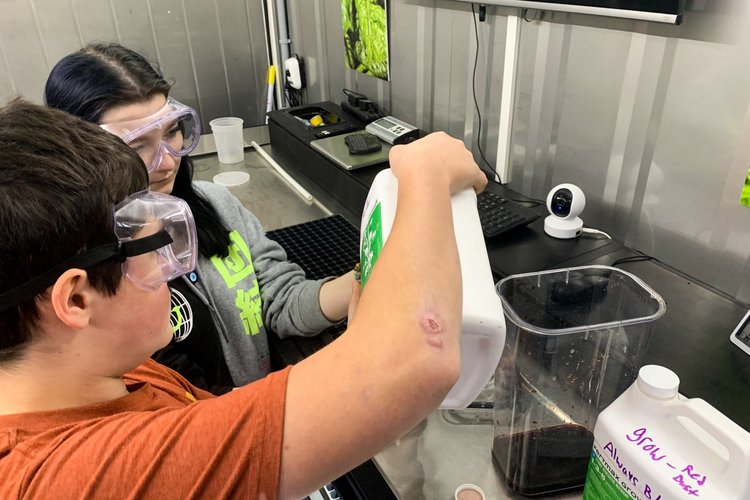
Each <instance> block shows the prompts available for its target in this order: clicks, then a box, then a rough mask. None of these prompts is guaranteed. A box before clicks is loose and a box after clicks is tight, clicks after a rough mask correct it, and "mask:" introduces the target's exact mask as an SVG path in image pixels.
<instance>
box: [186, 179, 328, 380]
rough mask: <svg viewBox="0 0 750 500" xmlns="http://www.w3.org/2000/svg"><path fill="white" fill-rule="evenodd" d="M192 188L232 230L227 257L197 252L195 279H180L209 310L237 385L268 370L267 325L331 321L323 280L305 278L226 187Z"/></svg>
mask: <svg viewBox="0 0 750 500" xmlns="http://www.w3.org/2000/svg"><path fill="white" fill-rule="evenodd" d="M194 187H195V188H196V189H197V190H198V191H199V192H200V193H201V194H203V195H204V196H205V198H206V199H207V200H208V201H209V202H210V203H211V205H213V206H214V207H215V208H216V211H217V212H218V213H219V215H220V216H221V218H222V219H223V221H224V224H225V225H226V227H227V228H228V229H229V230H230V231H231V234H230V239H231V243H230V245H229V256H227V257H225V258H220V257H217V256H214V257H211V258H205V257H203V256H200V257H199V259H198V266H197V268H196V273H197V275H198V279H197V280H195V279H193V280H191V279H190V275H186V276H183V277H182V279H183V280H184V281H185V282H186V283H187V284H188V286H190V287H191V289H192V290H193V291H194V292H195V293H196V295H197V296H198V297H199V298H200V299H201V300H203V302H204V303H205V304H206V305H207V306H208V308H209V309H210V310H211V315H212V318H213V321H214V324H215V325H216V329H217V330H218V332H219V335H220V337H221V346H222V350H223V351H224V358H225V360H226V363H227V367H228V368H229V373H230V375H231V377H232V381H233V382H234V385H235V386H237V387H238V386H242V385H245V384H248V383H250V382H252V381H254V380H257V379H259V378H262V377H264V376H265V375H267V374H268V373H269V372H270V357H269V351H268V339H267V332H266V328H270V329H271V330H273V331H274V332H275V333H276V334H278V335H279V337H282V338H284V337H288V336H293V335H299V336H310V335H315V334H317V333H319V332H320V331H322V330H324V329H325V328H328V327H329V326H332V325H333V324H334V323H332V322H330V321H328V320H327V319H326V317H325V316H324V315H323V312H322V311H321V309H320V301H319V298H318V294H319V292H320V287H321V285H322V284H323V283H324V282H325V281H327V280H317V281H311V280H306V279H305V273H304V271H303V270H302V269H301V268H300V267H299V266H298V265H297V264H294V263H292V262H289V261H288V260H286V259H287V257H286V252H284V249H283V248H282V247H281V246H280V245H279V244H278V243H276V242H275V241H272V240H270V239H268V238H266V236H265V232H264V231H263V227H262V226H261V223H260V221H259V220H258V219H257V218H256V217H255V216H254V215H253V214H252V213H250V211H249V210H247V209H246V208H245V207H244V206H243V205H242V203H240V201H239V200H238V199H237V198H236V197H235V196H234V195H232V193H230V192H229V190H227V189H226V188H224V187H222V186H218V185H216V184H213V183H210V182H203V181H195V182H194ZM193 278H195V276H193Z"/></svg>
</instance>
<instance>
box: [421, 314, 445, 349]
mask: <svg viewBox="0 0 750 500" xmlns="http://www.w3.org/2000/svg"><path fill="white" fill-rule="evenodd" d="M419 323H420V326H421V327H422V330H424V332H425V333H426V334H427V343H428V344H429V345H431V346H432V347H443V320H442V319H441V318H440V317H438V316H437V315H436V314H434V313H426V314H425V315H424V317H422V320H421V321H420V322H419Z"/></svg>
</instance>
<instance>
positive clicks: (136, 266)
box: [0, 191, 198, 311]
mask: <svg viewBox="0 0 750 500" xmlns="http://www.w3.org/2000/svg"><path fill="white" fill-rule="evenodd" d="M114 222H115V235H116V236H117V242H116V243H115V242H113V243H107V244H104V245H99V246H96V247H93V248H90V249H88V250H85V251H83V252H82V253H80V254H78V255H76V256H75V257H72V258H70V259H68V260H66V261H64V262H61V263H60V264H58V265H56V266H54V267H52V268H51V269H49V270H48V271H45V272H44V273H42V274H40V275H38V276H36V277H34V278H32V279H31V280H29V281H27V282H26V283H24V284H22V285H20V286H17V287H16V288H13V289H12V290H8V291H7V292H5V293H2V294H0V311H2V310H5V309H9V308H11V307H15V306H18V305H19V304H22V303H23V302H25V301H27V300H29V299H31V298H32V297H34V296H35V295H36V294H38V293H40V292H42V291H44V290H46V289H47V288H49V287H50V286H52V285H53V284H54V283H55V281H56V280H57V279H58V278H59V277H60V276H61V275H62V274H63V273H64V272H65V271H67V270H68V269H73V268H79V269H86V268H88V267H91V266H94V265H96V264H100V263H102V262H105V261H108V260H110V259H115V260H118V261H119V262H121V263H122V274H123V275H124V276H125V277H126V278H127V279H128V280H130V281H131V282H132V283H133V285H134V286H136V287H137V288H139V289H141V290H144V291H155V290H157V289H158V288H159V287H160V286H161V285H162V284H163V283H166V282H168V281H171V280H173V279H175V278H177V277H178V276H181V275H183V274H186V273H189V272H190V271H192V270H193V269H195V264H196V259H197V255H198V251H197V248H198V241H197V233H196V229H195V221H194V220H193V214H192V212H191V211H190V208H189V207H188V205H187V203H186V202H185V201H183V200H181V199H179V198H175V197H174V196H170V195H167V194H163V193H158V192H153V191H141V192H138V193H135V194H132V195H130V196H128V197H127V198H126V199H125V200H123V201H122V202H120V203H119V204H117V205H116V206H115V208H114Z"/></svg>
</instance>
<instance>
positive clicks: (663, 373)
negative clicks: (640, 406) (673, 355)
mask: <svg viewBox="0 0 750 500" xmlns="http://www.w3.org/2000/svg"><path fill="white" fill-rule="evenodd" d="M637 384H638V388H639V389H640V390H641V392H643V394H645V395H646V396H649V397H651V398H654V399H672V398H673V397H675V396H677V392H678V390H679V388H680V377H678V376H677V374H676V373H675V372H673V371H672V370H670V369H669V368H664V367H663V366H659V365H646V366H644V367H643V368H641V369H640V370H639V371H638V380H637Z"/></svg>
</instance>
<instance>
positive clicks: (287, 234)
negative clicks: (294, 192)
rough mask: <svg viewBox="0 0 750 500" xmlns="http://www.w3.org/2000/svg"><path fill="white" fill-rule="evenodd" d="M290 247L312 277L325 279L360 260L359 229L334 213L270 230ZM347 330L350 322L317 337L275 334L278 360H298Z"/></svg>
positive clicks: (272, 236) (270, 234) (292, 256)
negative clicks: (278, 335)
mask: <svg viewBox="0 0 750 500" xmlns="http://www.w3.org/2000/svg"><path fill="white" fill-rule="evenodd" d="M266 236H268V237H269V238H270V239H272V240H274V241H276V242H277V243H279V244H280V245H281V246H282V248H283V249H284V250H285V251H286V254H287V258H288V259H289V260H290V261H291V262H294V263H296V264H297V265H299V266H300V267H301V268H302V269H303V270H304V271H305V275H306V276H307V278H308V279H313V280H315V279H321V278H327V277H331V276H340V275H342V274H345V273H348V272H349V271H351V270H352V269H353V268H354V264H355V263H357V262H358V261H359V230H357V228H356V227H354V226H353V225H351V224H349V222H347V220H346V219H344V217H342V216H341V215H332V216H330V217H325V218H323V219H317V220H314V221H310V222H304V223H302V224H296V225H294V226H289V227H284V228H281V229H276V230H274V231H269V232H268V233H266ZM344 330H346V323H345V322H344V323H342V324H339V325H335V326H332V327H330V328H327V329H326V330H324V331H323V332H321V333H320V335H316V336H314V337H289V338H287V339H283V340H282V339H279V338H278V337H277V336H276V335H271V336H270V337H269V341H270V343H271V345H272V351H275V354H277V355H278V358H277V359H276V360H275V362H277V363H279V364H281V365H288V364H294V363H296V362H298V361H300V360H302V359H303V358H305V357H307V356H309V355H311V354H312V353H314V352H315V351H317V350H319V349H322V348H323V347H325V346H326V345H328V344H330V343H331V342H333V341H334V340H335V339H336V338H337V337H338V336H339V335H341V334H342V333H343V332H344Z"/></svg>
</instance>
